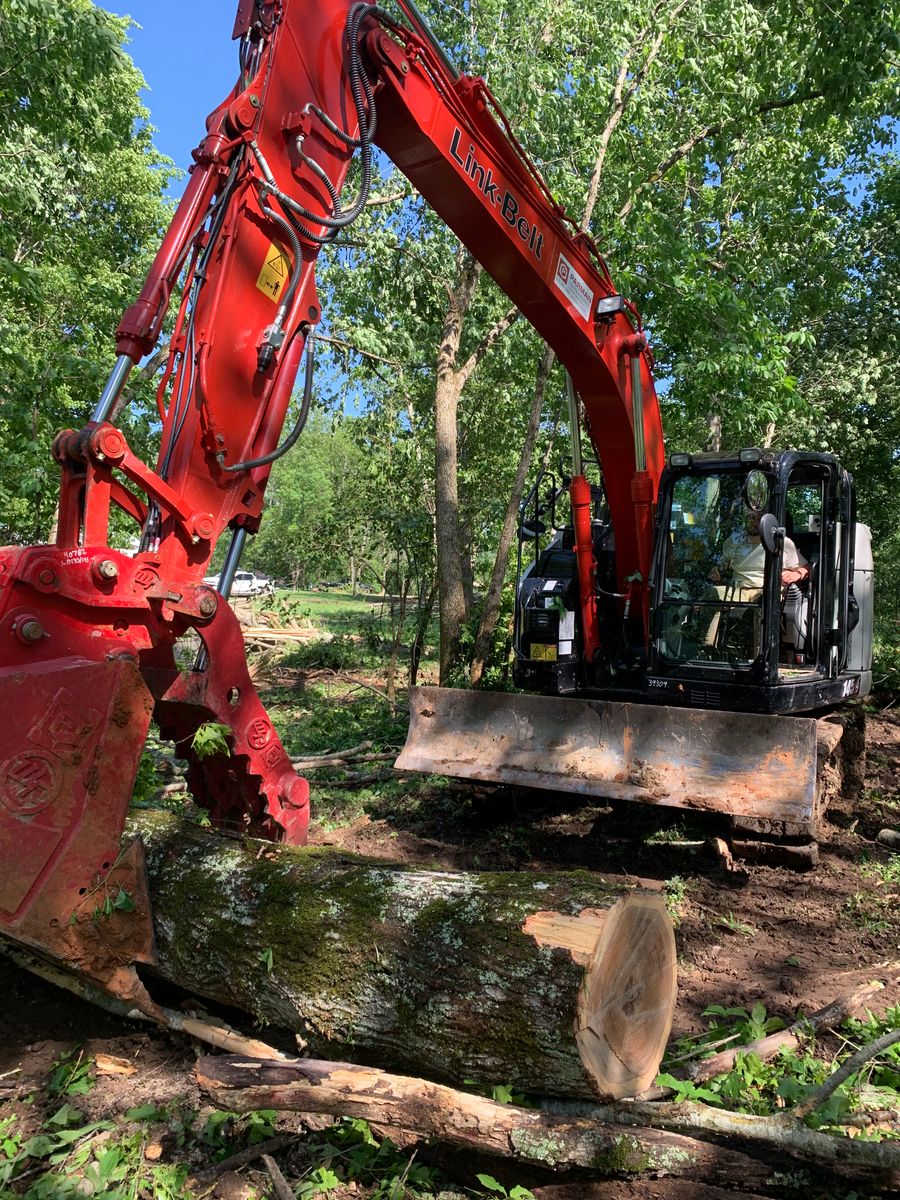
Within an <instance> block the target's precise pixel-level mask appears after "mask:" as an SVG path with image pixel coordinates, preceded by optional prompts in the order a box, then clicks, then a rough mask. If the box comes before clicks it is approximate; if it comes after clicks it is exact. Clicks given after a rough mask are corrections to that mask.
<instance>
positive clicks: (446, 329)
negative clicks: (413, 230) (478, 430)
mask: <svg viewBox="0 0 900 1200" xmlns="http://www.w3.org/2000/svg"><path fill="white" fill-rule="evenodd" d="M480 272H481V268H480V267H479V266H478V264H477V263H476V262H475V259H474V258H473V257H472V256H471V254H469V253H468V252H467V251H465V252H461V255H460V262H459V268H458V271H457V279H456V284H455V285H454V287H453V288H449V287H448V289H447V295H448V302H447V310H446V313H445V314H444V326H443V329H442V330H441V344H440V348H439V350H438V359H437V384H436V386H435V392H434V410H435V411H434V487H435V535H436V539H437V576H438V591H439V597H440V614H441V675H440V681H441V683H442V684H443V683H446V682H447V680H448V678H449V677H450V674H451V673H452V671H453V669H454V667H456V665H457V664H458V662H459V657H460V649H459V645H460V637H461V635H462V627H463V622H464V621H465V616H466V598H465V591H464V588H463V576H462V563H461V559H460V522H459V479H458V469H459V461H458V442H457V429H456V420H457V410H458V408H459V396H460V392H461V391H462V388H463V383H464V379H463V378H461V377H460V376H459V375H458V372H457V361H458V356H459V346H460V341H461V339H462V330H463V322H464V320H465V317H466V313H467V312H468V311H469V305H470V304H471V303H472V297H473V296H474V295H475V288H476V287H477V285H478V277H479V275H480Z"/></svg>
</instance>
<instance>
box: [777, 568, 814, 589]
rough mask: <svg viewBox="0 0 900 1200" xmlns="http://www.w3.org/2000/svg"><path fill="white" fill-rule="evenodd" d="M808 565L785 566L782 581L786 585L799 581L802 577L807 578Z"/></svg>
mask: <svg viewBox="0 0 900 1200" xmlns="http://www.w3.org/2000/svg"><path fill="white" fill-rule="evenodd" d="M808 573H809V572H808V571H807V569H806V567H785V569H784V570H783V571H782V572H781V582H782V583H783V584H785V585H786V586H787V585H789V584H792V583H799V582H800V581H801V579H805V578H806V576H807V575H808Z"/></svg>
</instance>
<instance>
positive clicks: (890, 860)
mask: <svg viewBox="0 0 900 1200" xmlns="http://www.w3.org/2000/svg"><path fill="white" fill-rule="evenodd" d="M861 870H862V874H863V875H867V876H868V877H869V878H870V879H877V880H879V882H880V883H882V884H885V885H888V886H890V885H894V884H900V854H889V855H888V856H887V858H886V859H884V860H883V861H879V860H877V859H871V858H866V859H864V861H863V864H862V868H861Z"/></svg>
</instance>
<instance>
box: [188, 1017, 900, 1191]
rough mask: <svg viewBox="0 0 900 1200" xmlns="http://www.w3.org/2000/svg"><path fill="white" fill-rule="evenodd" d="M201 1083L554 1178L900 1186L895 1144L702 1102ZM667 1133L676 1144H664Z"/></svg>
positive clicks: (231, 1062)
mask: <svg viewBox="0 0 900 1200" xmlns="http://www.w3.org/2000/svg"><path fill="white" fill-rule="evenodd" d="M895 1036H896V1035H895ZM196 1077H197V1081H198V1083H199V1085H200V1087H201V1088H202V1090H203V1091H204V1092H205V1093H206V1094H207V1095H208V1096H209V1097H210V1098H211V1099H212V1100H213V1102H214V1103H215V1104H216V1105H217V1107H220V1108H224V1109H228V1110H236V1111H238V1112H247V1111H250V1110H253V1109H259V1108H262V1109H266V1108H274V1109H276V1110H280V1111H286V1112H319V1113H330V1114H331V1115H333V1116H351V1117H361V1118H363V1119H364V1120H368V1121H371V1122H372V1123H373V1124H375V1125H378V1126H380V1127H383V1128H387V1129H390V1128H399V1129H403V1130H406V1131H412V1132H415V1133H417V1134H419V1135H420V1136H422V1137H426V1138H435V1139H437V1140H438V1141H444V1142H448V1143H450V1144H453V1145H457V1146H464V1147H466V1148H467V1149H469V1150H472V1151H476V1150H477V1151H481V1152H482V1153H486V1154H494V1155H499V1156H502V1157H506V1158H515V1159H518V1160H521V1161H523V1162H530V1163H542V1164H543V1165H545V1166H548V1167H552V1168H556V1169H571V1168H573V1167H589V1168H590V1169H591V1170H592V1171H595V1172H597V1173H598V1174H606V1175H610V1174H619V1173H621V1174H638V1173H644V1172H650V1171H653V1172H660V1173H662V1174H667V1175H681V1176H684V1177H686V1178H690V1179H697V1180H701V1181H703V1182H710V1183H714V1182H725V1181H727V1180H731V1181H737V1182H738V1183H740V1185H741V1186H742V1187H744V1188H747V1187H758V1186H761V1185H763V1184H765V1183H766V1182H767V1181H771V1176H772V1164H773V1162H774V1163H784V1162H786V1161H787V1162H790V1161H791V1160H793V1161H794V1162H795V1163H796V1162H800V1163H803V1164H804V1165H805V1166H810V1167H813V1168H818V1169H820V1170H824V1171H827V1172H828V1173H829V1174H839V1175H841V1176H843V1177H845V1178H849V1179H852V1180H853V1181H854V1183H856V1184H859V1183H863V1182H865V1183H867V1184H869V1185H870V1186H872V1187H873V1188H877V1189H879V1190H881V1189H885V1190H888V1189H889V1190H895V1189H896V1188H897V1187H898V1185H900V1148H898V1146H897V1144H896V1142H891V1141H885V1142H869V1141H862V1140H859V1139H856V1138H853V1139H851V1138H845V1137H839V1136H834V1135H831V1134H827V1133H820V1132H818V1131H816V1130H813V1129H809V1128H808V1127H807V1126H806V1125H805V1124H804V1123H803V1122H802V1121H801V1120H798V1119H797V1118H796V1117H795V1116H793V1115H792V1114H791V1113H790V1112H783V1113H779V1114H778V1115H776V1116H753V1115H751V1114H748V1113H741V1112H729V1111H727V1110H725V1109H718V1108H711V1107H710V1106H708V1105H705V1104H696V1103H693V1102H688V1103H684V1104H647V1103H641V1102H637V1103H635V1102H628V1101H625V1102H622V1103H618V1104H609V1105H595V1106H590V1107H589V1106H581V1107H582V1108H583V1109H584V1113H583V1115H581V1116H577V1115H571V1116H570V1115H568V1114H559V1113H554V1112H551V1111H548V1110H547V1109H544V1110H536V1109H528V1108H520V1107H518V1106H516V1105H507V1104H496V1103H494V1102H493V1101H491V1100H486V1099H484V1098H483V1097H481V1096H472V1095H470V1094H468V1093H466V1092H460V1091H456V1090H454V1089H453V1088H448V1087H444V1086H442V1085H440V1084H433V1083H429V1082H428V1081H426V1080H424V1079H409V1078H404V1077H403V1076H398V1075H388V1074H387V1073H386V1072H384V1071H377V1070H373V1069H371V1068H366V1067H359V1066H355V1065H351V1064H349V1063H327V1062H317V1061H315V1060H312V1059H301V1060H300V1061H298V1062H287V1063H285V1062H272V1061H264V1060H254V1059H246V1058H235V1057H216V1058H213V1057H205V1058H201V1059H200V1060H199V1062H198V1064H197V1067H196ZM571 1107H572V1108H573V1109H574V1108H575V1106H574V1105H573V1106H571ZM664 1133H666V1134H668V1137H669V1138H675V1139H677V1140H675V1141H671V1140H668V1139H660V1135H661V1134H664ZM723 1142H724V1143H726V1144H724V1145H723V1144H722V1143H723ZM735 1143H737V1144H738V1146H739V1149H735ZM766 1164H768V1165H766Z"/></svg>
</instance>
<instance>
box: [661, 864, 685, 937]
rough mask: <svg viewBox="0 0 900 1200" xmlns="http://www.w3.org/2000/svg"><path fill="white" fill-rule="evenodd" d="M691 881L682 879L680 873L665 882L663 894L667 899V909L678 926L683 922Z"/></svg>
mask: <svg viewBox="0 0 900 1200" xmlns="http://www.w3.org/2000/svg"><path fill="white" fill-rule="evenodd" d="M689 887H690V883H689V882H688V881H687V880H685V879H682V877H681V876H680V875H673V876H672V877H671V878H670V879H667V880H666V881H665V883H664V884H663V896H664V897H665V901H666V911H667V912H668V914H669V916H670V917H671V918H672V921H673V922H674V924H675V927H676V928H677V927H678V926H679V925H680V924H681V917H682V914H683V911H684V905H685V901H686V900H687V894H688V889H689Z"/></svg>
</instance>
